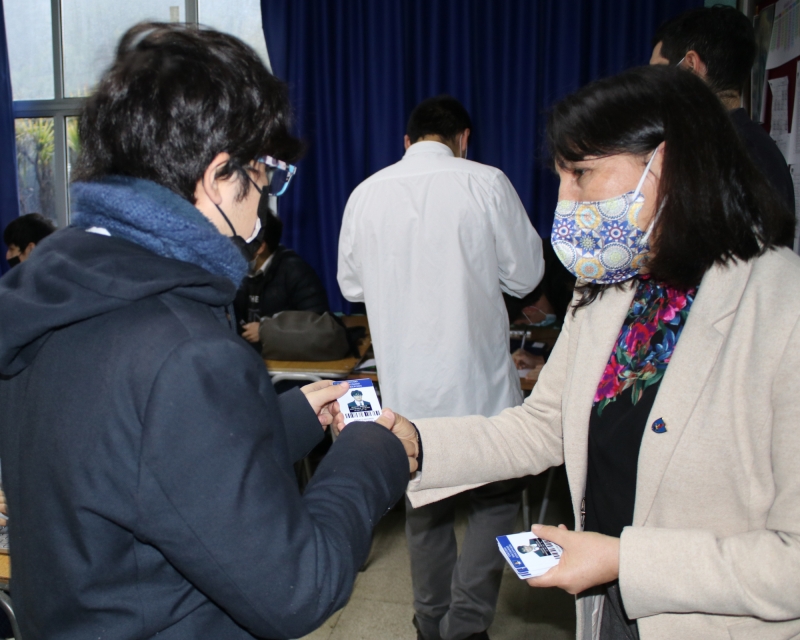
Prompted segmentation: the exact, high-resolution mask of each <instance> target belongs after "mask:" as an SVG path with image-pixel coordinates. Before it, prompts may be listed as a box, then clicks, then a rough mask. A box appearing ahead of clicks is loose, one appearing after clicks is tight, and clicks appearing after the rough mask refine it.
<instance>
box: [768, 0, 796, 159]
mask: <svg viewBox="0 0 800 640" xmlns="http://www.w3.org/2000/svg"><path fill="white" fill-rule="evenodd" d="M798 1H800V0H798ZM769 88H770V90H771V91H772V122H771V124H770V130H769V135H770V136H771V137H772V139H773V140H774V141H775V144H777V145H778V149H780V150H781V153H782V154H783V157H784V158H786V159H787V160H788V159H789V78H787V77H785V76H784V77H783V78H774V79H772V80H769Z"/></svg>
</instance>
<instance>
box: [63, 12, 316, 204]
mask: <svg viewBox="0 0 800 640" xmlns="http://www.w3.org/2000/svg"><path fill="white" fill-rule="evenodd" d="M289 117H290V107H289V99H288V91H287V88H286V85H285V84H284V83H283V82H281V81H280V80H278V79H277V78H275V76H273V75H272V74H271V73H269V71H267V69H266V68H265V67H264V64H263V63H262V62H261V60H260V59H259V57H258V55H257V54H256V53H255V51H253V49H251V48H250V47H249V46H247V45H246V44H245V43H243V42H242V41H241V40H238V39H237V38H234V37H233V36H230V35H227V34H224V33H219V32H218V31H213V30H211V29H204V28H199V29H198V28H196V27H192V26H186V25H181V24H163V23H157V22H153V23H141V24H138V25H136V26H134V27H132V28H131V29H129V30H128V31H127V33H125V35H124V36H122V40H121V41H120V43H119V46H118V47H117V53H116V58H115V60H114V62H113V63H112V65H111V67H110V68H109V69H108V71H106V73H105V75H104V76H103V78H102V79H101V80H100V84H99V85H98V87H97V90H96V91H95V93H94V94H93V95H92V96H91V97H90V98H89V99H88V100H87V102H86V105H85V107H84V109H83V112H82V114H81V118H80V125H79V130H80V137H81V153H80V156H79V158H78V162H77V167H76V170H75V173H74V179H75V180H76V181H77V180H83V181H92V180H98V179H101V178H102V177H104V176H107V175H111V174H120V175H126V176H133V177H136V178H144V179H147V180H152V181H154V182H157V183H158V184H161V185H163V186H165V187H168V188H169V189H172V190H173V191H175V192H176V193H178V194H180V195H181V196H183V197H184V198H186V199H187V200H189V201H190V202H192V203H193V202H194V193H195V187H196V185H197V182H198V180H200V179H201V178H202V176H203V173H204V172H205V170H206V168H207V167H208V165H209V164H211V162H212V160H213V159H214V158H215V157H216V156H217V155H218V154H219V153H222V152H227V153H228V154H230V156H231V160H230V161H229V162H228V163H226V165H225V167H224V168H223V170H222V171H221V172H220V173H219V177H222V178H224V177H227V176H230V175H238V177H239V180H240V183H241V185H242V192H241V195H242V197H244V195H246V194H247V191H248V189H249V186H250V181H249V180H247V174H246V170H245V167H246V166H247V165H248V164H249V163H250V162H252V161H253V160H254V159H256V158H257V157H259V156H263V155H271V156H273V157H275V158H279V159H281V160H284V161H286V162H293V161H295V160H296V159H297V158H298V157H299V156H300V154H301V153H302V149H303V145H302V143H301V142H300V141H299V140H297V139H296V138H294V137H293V136H292V135H291V134H290V133H289V129H288V127H289Z"/></svg>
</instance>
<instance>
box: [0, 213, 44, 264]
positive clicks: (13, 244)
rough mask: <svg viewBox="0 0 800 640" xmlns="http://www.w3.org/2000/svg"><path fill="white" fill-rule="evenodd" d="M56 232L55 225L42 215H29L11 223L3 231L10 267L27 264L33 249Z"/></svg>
mask: <svg viewBox="0 0 800 640" xmlns="http://www.w3.org/2000/svg"><path fill="white" fill-rule="evenodd" d="M55 230H56V228H55V225H53V223H52V222H50V221H49V220H48V219H47V218H45V217H44V216H43V215H42V214H41V213H28V214H26V215H24V216H20V217H19V218H17V219H16V220H12V221H11V222H9V223H8V225H7V226H6V228H5V231H3V242H5V244H6V247H7V248H8V250H7V251H6V261H7V262H8V266H9V267H16V266H17V265H18V264H19V263H20V262H25V261H26V260H27V259H28V258H29V257H30V255H31V251H33V248H34V247H35V246H36V245H37V244H38V243H39V242H41V241H42V240H44V239H45V238H46V237H47V236H49V235H50V234H51V233H53V231H55Z"/></svg>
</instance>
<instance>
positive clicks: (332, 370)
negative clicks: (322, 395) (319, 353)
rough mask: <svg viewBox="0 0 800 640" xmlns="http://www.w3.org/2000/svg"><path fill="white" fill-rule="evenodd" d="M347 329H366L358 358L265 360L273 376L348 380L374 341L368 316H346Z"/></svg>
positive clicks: (359, 347)
mask: <svg viewBox="0 0 800 640" xmlns="http://www.w3.org/2000/svg"><path fill="white" fill-rule="evenodd" d="M342 320H343V321H344V324H345V326H346V327H365V328H366V330H367V334H366V336H365V337H364V338H363V339H362V340H361V342H360V343H359V345H358V353H359V357H358V358H342V359H341V360H324V361H320V362H313V361H293V360H264V362H265V363H266V365H267V370H268V371H269V373H270V375H271V376H276V375H279V374H294V373H300V374H308V375H313V376H319V377H320V378H346V377H347V376H348V375H349V374H350V373H351V372H352V371H353V368H354V367H355V366H356V365H357V364H358V361H359V360H361V357H362V356H363V355H364V353H365V352H366V350H367V349H369V346H370V345H371V344H372V341H371V339H370V336H369V322H368V321H367V316H344V317H343V318H342Z"/></svg>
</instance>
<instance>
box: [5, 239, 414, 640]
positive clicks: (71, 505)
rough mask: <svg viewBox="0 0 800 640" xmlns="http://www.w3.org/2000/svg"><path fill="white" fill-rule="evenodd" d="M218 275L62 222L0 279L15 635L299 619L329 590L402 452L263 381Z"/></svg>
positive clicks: (174, 630) (385, 437)
mask: <svg viewBox="0 0 800 640" xmlns="http://www.w3.org/2000/svg"><path fill="white" fill-rule="evenodd" d="M234 293H235V286H234V285H233V283H232V282H231V281H230V280H227V279H226V278H222V277H218V276H214V275H212V274H211V273H209V272H208V271H206V270H204V269H203V268H201V267H198V266H195V265H193V264H189V263H187V262H182V261H178V260H174V259H170V258H164V257H159V256H157V255H155V254H154V253H152V252H150V251H148V250H147V249H144V248H142V247H140V246H138V245H136V244H132V243H129V242H127V241H125V240H122V239H119V238H114V237H104V236H99V235H95V234H93V233H87V232H85V231H82V230H79V229H74V228H68V229H65V230H63V231H59V232H56V233H55V234H53V235H52V236H51V237H49V238H47V239H46V240H45V241H44V242H42V243H41V244H40V245H39V246H37V248H36V251H35V252H34V253H33V255H32V257H31V259H30V260H28V261H26V262H25V263H23V264H22V265H20V266H18V267H16V268H14V269H12V270H11V271H10V272H9V273H8V274H6V275H5V276H4V277H3V278H2V279H0V454H1V455H2V473H3V484H4V488H5V490H6V493H7V496H8V502H9V510H10V536H11V542H10V544H11V562H12V565H13V573H14V577H13V582H12V593H13V599H14V603H15V608H16V611H17V614H18V617H19V620H20V624H21V627H22V633H23V636H24V637H25V638H26V640H37V639H40V638H41V639H43V638H47V639H48V640H52V639H74V640H86V639H87V638H100V639H106V638H108V639H114V640H116V639H120V638H125V639H134V638H151V637H154V636H156V635H157V637H158V638H159V639H163V640H178V639H181V640H189V639H191V640H194V639H197V638H214V639H224V640H236V639H239V638H252V637H258V638H293V637H294V638H296V637H300V636H302V635H304V634H306V633H308V632H310V631H311V630H312V629H314V628H316V627H317V626H318V625H320V624H321V623H322V622H323V621H324V620H325V619H326V618H327V617H328V616H330V615H331V614H332V613H333V612H334V611H336V610H337V609H338V608H340V607H342V606H343V605H344V604H345V602H346V601H347V598H348V596H349V594H350V592H351V589H352V584H353V580H354V578H355V576H356V573H357V571H358V568H359V567H360V566H361V564H362V563H363V562H364V560H365V558H366V555H367V553H368V551H369V546H370V536H371V530H372V527H373V525H374V524H375V523H376V521H377V520H378V519H379V518H380V516H381V515H382V514H383V513H384V512H385V511H386V510H387V508H388V507H390V506H391V505H392V504H393V503H394V502H395V501H397V500H398V499H399V498H400V497H401V496H402V494H403V491H404V488H405V485H406V483H407V480H408V463H407V459H406V456H405V454H404V452H403V447H402V446H401V444H400V442H399V441H398V440H397V439H396V438H395V437H394V436H393V435H391V434H390V433H389V432H388V431H387V430H386V429H384V428H382V427H380V426H378V425H375V424H372V423H362V424H356V425H351V426H350V427H348V428H347V429H346V430H345V431H344V432H343V434H342V436H341V437H340V438H339V439H338V441H337V442H336V444H334V446H333V447H332V448H331V450H330V453H328V455H327V456H326V458H325V460H324V461H323V462H322V464H321V465H320V467H319V469H318V470H317V472H316V474H315V476H314V478H313V479H312V481H311V483H310V484H309V485H308V487H307V489H306V491H305V494H304V495H300V493H299V491H298V488H297V484H296V482H295V476H294V473H293V469H292V463H293V462H294V461H295V460H297V459H299V458H300V457H302V456H303V455H304V454H305V453H306V452H307V451H308V450H309V449H310V448H311V447H313V446H314V444H315V443H317V442H318V441H319V440H320V439H321V438H322V435H323V431H322V429H321V427H320V425H319V422H318V421H317V418H316V416H315V415H314V413H313V412H312V410H311V409H310V407H309V405H308V403H307V402H306V400H305V397H304V396H303V395H302V393H301V392H300V391H298V390H296V391H293V392H290V393H289V394H286V395H283V396H281V397H280V398H278V397H276V395H275V393H274V391H273V387H272V384H271V383H270V379H269V376H268V374H267V371H266V370H265V368H264V363H263V362H262V361H261V359H260V358H259V357H258V355H257V354H256V353H255V352H254V351H253V350H252V349H251V348H250V347H249V346H248V345H247V344H246V343H245V342H244V341H243V340H242V339H241V338H239V337H238V336H237V335H236V334H235V332H234V331H233V330H232V321H231V320H230V318H229V316H228V311H227V310H228V309H229V305H230V303H231V302H232V300H233V298H234Z"/></svg>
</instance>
